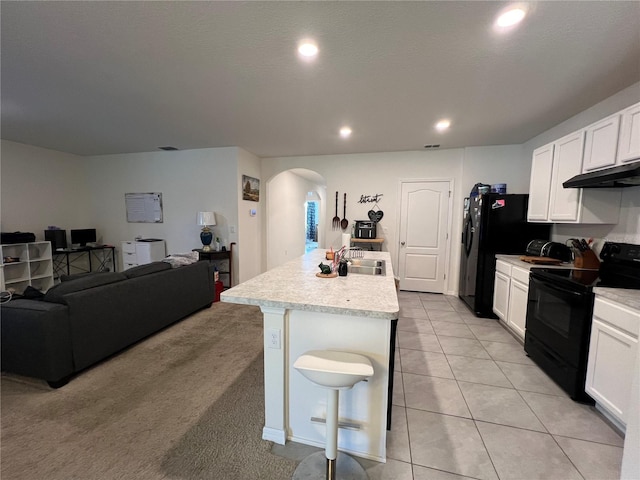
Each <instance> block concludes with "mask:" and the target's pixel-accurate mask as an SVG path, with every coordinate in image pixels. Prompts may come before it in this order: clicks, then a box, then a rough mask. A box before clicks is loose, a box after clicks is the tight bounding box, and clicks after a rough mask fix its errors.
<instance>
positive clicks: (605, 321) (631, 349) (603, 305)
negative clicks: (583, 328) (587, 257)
mask: <svg viewBox="0 0 640 480" xmlns="http://www.w3.org/2000/svg"><path fill="white" fill-rule="evenodd" d="M639 329H640V312H638V311H635V310H632V309H631V308H629V307H626V306H624V305H621V304H619V303H617V302H614V301H612V300H609V299H604V298H600V297H598V295H596V298H595V301H594V306H593V323H592V326H591V339H590V342H589V360H588V363H587V380H586V385H585V391H586V392H587V393H588V394H589V395H590V396H591V397H592V398H593V399H594V400H595V401H596V403H597V404H598V406H599V408H600V409H603V410H604V411H605V412H606V413H608V414H609V415H610V416H611V417H613V420H614V422H616V423H618V424H619V426H621V427H623V428H624V427H625V426H626V424H627V417H628V414H629V408H637V405H636V406H633V405H629V398H630V395H631V383H632V375H633V368H634V362H635V359H636V354H637V350H638V330H639Z"/></svg>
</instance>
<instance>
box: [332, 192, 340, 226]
mask: <svg viewBox="0 0 640 480" xmlns="http://www.w3.org/2000/svg"><path fill="white" fill-rule="evenodd" d="M332 223H333V229H334V230H337V229H338V228H339V227H340V217H339V216H338V192H336V216H335V217H333V221H332Z"/></svg>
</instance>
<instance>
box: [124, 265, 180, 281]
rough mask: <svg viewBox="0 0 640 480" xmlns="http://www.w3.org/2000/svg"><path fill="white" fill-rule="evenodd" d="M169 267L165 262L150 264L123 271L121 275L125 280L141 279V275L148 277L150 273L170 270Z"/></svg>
mask: <svg viewBox="0 0 640 480" xmlns="http://www.w3.org/2000/svg"><path fill="white" fill-rule="evenodd" d="M170 269H171V265H169V264H168V263H165V262H151V263H147V264H145V265H138V266H137V267H132V268H130V269H128V270H125V271H124V272H123V273H124V274H125V276H126V277H127V278H136V277H142V276H143V275H149V274H150V273H155V272H161V271H163V270H170Z"/></svg>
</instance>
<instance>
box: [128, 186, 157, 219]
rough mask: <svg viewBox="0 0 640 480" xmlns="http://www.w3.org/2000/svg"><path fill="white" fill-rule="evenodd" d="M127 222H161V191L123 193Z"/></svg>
mask: <svg viewBox="0 0 640 480" xmlns="http://www.w3.org/2000/svg"><path fill="white" fill-rule="evenodd" d="M124 202H125V205H126V207H127V222H129V223H162V194H161V193H125V194H124Z"/></svg>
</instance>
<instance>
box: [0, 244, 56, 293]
mask: <svg viewBox="0 0 640 480" xmlns="http://www.w3.org/2000/svg"><path fill="white" fill-rule="evenodd" d="M9 257H11V258H16V259H18V260H17V261H9V262H7V261H6V260H9ZM0 259H2V263H1V264H0V290H1V291H11V292H14V293H17V294H22V293H24V291H25V289H26V288H27V287H28V286H32V287H33V288H36V289H37V290H40V291H41V292H46V291H47V290H49V289H50V288H51V287H53V261H52V258H51V242H30V243H12V244H6V245H0Z"/></svg>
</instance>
